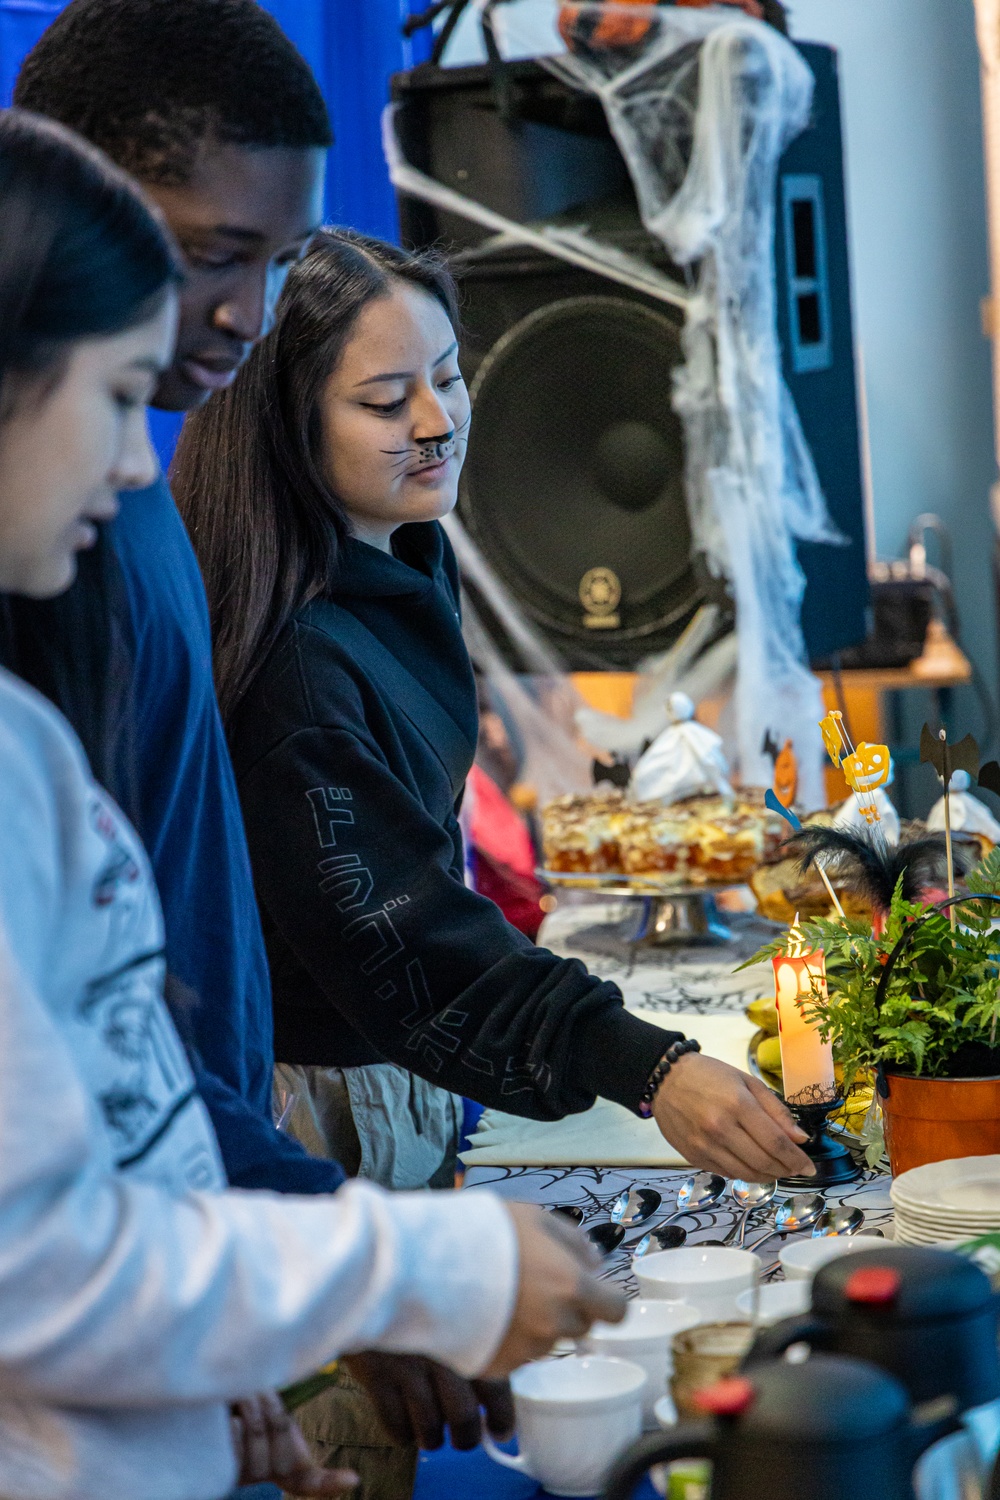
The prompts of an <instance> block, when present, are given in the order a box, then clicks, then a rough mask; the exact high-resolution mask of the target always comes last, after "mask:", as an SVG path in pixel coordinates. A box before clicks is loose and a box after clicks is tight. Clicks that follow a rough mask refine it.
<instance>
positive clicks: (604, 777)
mask: <svg viewBox="0 0 1000 1500" xmlns="http://www.w3.org/2000/svg"><path fill="white" fill-rule="evenodd" d="M590 774H591V776H592V777H593V778H594V785H595V786H600V784H601V782H602V781H610V782H611V785H612V786H616V787H618V788H619V790H620V791H624V790H625V788H626V787H627V786H628V784H629V782H630V781H631V780H632V772H631V770H630V769H629V767H628V766H627V765H626V764H625V762H624V761H623V760H618V759H617V758H616V759H615V760H613V761H612V762H611V764H610V766H606V765H605V764H604V762H603V761H602V760H595V761H593V762H592V764H591V768H590Z"/></svg>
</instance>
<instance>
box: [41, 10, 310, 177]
mask: <svg viewBox="0 0 1000 1500" xmlns="http://www.w3.org/2000/svg"><path fill="white" fill-rule="evenodd" d="M14 102H15V104H19V105H20V106H21V107H22V108H23V109H31V110H34V111H35V112H36V113H37V114H40V115H48V116H49V118H50V119H54V120H59V121H61V123H62V124H64V125H68V126H69V127H70V128H71V129H73V130H76V131H78V132H79V134H80V135H82V136H85V137H86V138H87V140H89V141H92V142H93V143H94V145H96V146H100V147H101V148H102V150H104V151H106V152H107V154H108V156H110V157H111V158H112V160H113V161H116V162H117V163H118V164H119V166H121V167H124V168H125V170H126V171H128V172H131V173H132V174H133V175H134V176H135V177H138V178H140V179H141V180H143V181H145V182H155V183H171V184H180V183H184V182H186V181H188V180H189V179H190V176H191V173H192V171H193V169H194V166H195V162H196V161H197V157H198V153H199V150H200V148H201V147H202V145H203V144H204V143H205V142H216V143H220V144H221V143H229V144H235V145H241V146H292V147H302V148H306V147H310V146H329V145H330V143H331V140H332V134H331V130H330V118H329V115H328V113H327V109H326V105H325V103H324V102H323V96H322V94H321V93H320V90H319V86H318V85H317V83H316V80H315V78H314V77H313V75H312V72H311V71H310V69H309V66H308V64H307V63H306V61H305V59H304V58H303V57H302V56H301V55H300V54H299V53H298V52H297V51H296V49H295V47H293V45H292V43H291V42H290V41H289V40H288V38H287V37H286V36H285V34H284V32H283V31H282V30H281V28H280V26H279V25H278V24H277V22H276V21H275V20H274V18H273V17H272V16H270V15H269V14H268V13H267V11H266V10H264V9H262V7H261V6H260V5H258V4H257V3H256V0H70V4H69V5H67V6H66V9H65V10H64V11H62V13H61V14H60V15H59V16H58V17H57V18H56V20H55V21H53V23H52V25H51V26H50V27H49V28H48V30H47V31H46V32H45V33H44V34H43V35H42V37H41V39H40V40H39V41H38V43H37V44H36V46H35V47H34V48H33V49H32V50H31V52H29V53H28V56H27V57H26V58H25V61H24V64H23V66H22V68H21V72H20V75H19V77H18V80H17V84H16V87H15V90H14Z"/></svg>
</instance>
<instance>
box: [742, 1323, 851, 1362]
mask: <svg viewBox="0 0 1000 1500" xmlns="http://www.w3.org/2000/svg"><path fill="white" fill-rule="evenodd" d="M830 1335H831V1329H830V1327H829V1325H828V1324H827V1323H824V1322H823V1320H822V1318H818V1317H817V1316H816V1314H815V1313H808V1312H807V1313H799V1314H798V1316H796V1317H794V1318H782V1319H781V1322H780V1323H774V1324H772V1326H771V1327H770V1328H762V1329H761V1330H760V1331H759V1333H758V1334H757V1336H756V1338H755V1339H754V1341H753V1343H752V1344H751V1345H750V1348H749V1349H748V1351H747V1353H746V1355H745V1356H744V1359H743V1363H742V1365H741V1366H740V1368H741V1369H743V1370H751V1369H753V1367H754V1366H755V1365H762V1364H766V1363H767V1362H768V1361H769V1360H772V1359H780V1357H781V1356H782V1355H783V1354H784V1353H785V1351H786V1349H790V1348H791V1347H792V1345H793V1344H808V1345H809V1347H810V1349H823V1350H826V1349H828V1348H829V1344H830Z"/></svg>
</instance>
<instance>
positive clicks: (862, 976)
mask: <svg viewBox="0 0 1000 1500" xmlns="http://www.w3.org/2000/svg"><path fill="white" fill-rule="evenodd" d="M828 835H829V830H823V831H822V834H821V835H820V834H819V832H818V831H817V836H815V837H813V838H811V839H807V840H806V841H805V848H804V863H806V864H808V863H811V861H812V860H813V859H814V858H815V857H816V855H817V853H823V854H825V855H826V857H828V858H829V857H830V855H831V853H832V854H835V855H836V857H837V858H838V859H839V860H840V861H841V868H842V869H843V865H844V864H845V863H846V864H847V865H848V866H850V864H851V862H852V861H853V862H854V865H855V873H856V874H858V884H859V885H861V886H863V887H865V888H866V890H867V893H868V896H869V899H870V900H871V901H872V906H873V918H872V919H871V920H868V919H859V918H845V919H844V920H833V919H822V918H820V919H815V920H811V921H808V922H804V923H802V935H803V938H804V939H805V940H806V942H807V943H809V944H811V945H812V946H814V947H816V948H822V950H823V952H824V954H825V956H826V975H827V988H828V992H829V998H828V1000H824V1002H823V1003H822V1004H820V1003H818V1002H819V997H817V1005H816V1007H815V1009H814V1012H813V1014H814V1016H815V1019H816V1022H817V1024H818V1026H819V1028H820V1030H821V1032H822V1034H823V1036H824V1037H825V1038H828V1039H829V1040H830V1041H831V1043H832V1045H833V1050H834V1056H835V1058H836V1060H837V1061H838V1063H839V1064H840V1066H841V1068H842V1069H843V1076H844V1086H845V1089H847V1088H850V1086H851V1085H852V1084H853V1083H854V1082H855V1081H856V1080H857V1079H858V1078H859V1077H862V1078H863V1077H865V1076H868V1077H870V1076H872V1075H874V1077H875V1079H876V1083H877V1091H878V1095H879V1098H880V1101H881V1106H882V1114H883V1120H884V1127H885V1140H886V1147H887V1150H888V1153H889V1161H890V1165H891V1167H892V1171H893V1174H894V1175H896V1174H898V1173H899V1172H904V1171H907V1170H908V1169H909V1168H910V1167H915V1166H920V1165H922V1164H923V1163H924V1162H929V1161H943V1160H946V1159H948V1158H951V1157H959V1156H981V1155H985V1154H989V1153H992V1152H1000V931H997V930H996V929H994V927H993V925H992V924H993V919H994V916H995V915H998V914H1000V847H998V848H996V849H994V850H992V851H991V853H990V854H989V855H987V857H986V858H985V859H984V860H982V862H981V863H980V864H979V865H978V866H977V867H976V868H975V869H974V870H972V871H970V872H969V873H968V874H967V875H966V877H965V884H966V888H967V891H968V894H967V895H964V894H963V895H962V896H960V897H957V898H955V899H954V901H949V900H947V899H944V900H933V901H932V902H931V903H929V902H928V899H927V898H928V895H929V894H930V895H932V896H935V895H940V894H941V892H940V891H934V890H933V889H931V890H930V891H929V890H928V887H929V886H930V884H931V881H932V879H933V875H932V874H931V867H932V866H933V863H934V862H935V860H937V862H938V863H940V853H941V851H940V850H936V851H935V850H933V849H932V848H931V847H930V846H928V844H927V841H922V843H921V846H920V847H919V848H917V847H916V846H914V849H913V855H912V858H911V857H910V856H908V853H907V848H906V846H905V845H904V846H902V847H901V849H900V850H898V851H893V852H892V854H891V855H890V856H888V857H883V855H882V854H881V853H880V854H879V855H878V858H879V859H880V860H881V861H882V864H883V868H882V869H881V870H878V871H873V869H872V868H871V865H872V854H871V847H870V844H866V841H865V839H864V836H863V835H862V836H861V837H860V839H859V838H858V836H856V835H855V836H853V838H849V839H847V840H844V839H843V838H840V837H839V836H838V840H837V847H836V848H835V849H833V848H831V845H830V841H829V837H828ZM858 843H860V844H862V845H865V847H863V848H862V849H861V850H860V852H859V850H858V849H857V848H856V847H852V844H858ZM800 847H802V846H801V844H800ZM859 872H860V873H859ZM890 880H891V881H892V884H891V885H888V882H889V881H890ZM952 909H954V911H955V914H956V918H957V920H955V921H954V922H953V921H952V919H951V912H952ZM784 942H785V939H784V937H782V938H780V939H778V940H777V941H776V942H774V943H772V944H769V945H768V946H767V947H766V948H764V949H762V950H761V951H760V953H758V954H756V955H755V956H754V958H753V959H751V960H750V962H751V963H756V962H760V961H762V960H764V959H766V958H770V957H773V956H774V955H775V954H777V953H778V952H779V951H781V950H782V949H783V946H784Z"/></svg>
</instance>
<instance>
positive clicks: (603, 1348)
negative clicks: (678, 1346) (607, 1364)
mask: <svg viewBox="0 0 1000 1500" xmlns="http://www.w3.org/2000/svg"><path fill="white" fill-rule="evenodd" d="M700 1322H701V1315H700V1314H699V1312H698V1311H697V1309H696V1308H694V1307H692V1306H691V1305H690V1303H687V1302H643V1301H641V1300H639V1299H634V1300H633V1301H631V1302H629V1304H628V1306H627V1308H626V1310H625V1317H624V1319H623V1320H622V1322H620V1323H595V1324H594V1326H593V1327H592V1328H591V1330H590V1332H589V1334H588V1335H587V1337H586V1339H584V1341H583V1343H584V1347H585V1348H586V1349H587V1350H588V1351H589V1352H590V1353H591V1354H607V1355H611V1356H614V1357H616V1358H618V1359H627V1360H629V1361H630V1362H631V1363H632V1364H634V1365H639V1366H640V1367H641V1368H642V1369H643V1370H645V1372H646V1391H645V1394H644V1396H643V1402H642V1418H643V1425H644V1426H645V1427H647V1428H654V1427H655V1426H656V1417H655V1415H654V1413H653V1407H654V1406H655V1405H656V1403H657V1401H658V1400H659V1398H660V1397H661V1396H663V1395H664V1394H665V1393H666V1389H667V1379H668V1377H669V1375H670V1373H671V1371H672V1370H673V1364H674V1357H673V1350H672V1348H671V1345H672V1343H673V1338H674V1334H675V1333H683V1332H684V1330H685V1328H695V1327H696V1326H697V1325H698V1323H700Z"/></svg>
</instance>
